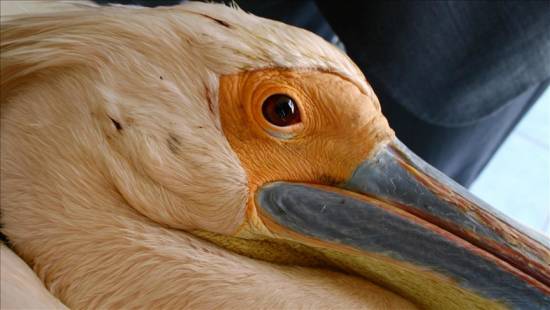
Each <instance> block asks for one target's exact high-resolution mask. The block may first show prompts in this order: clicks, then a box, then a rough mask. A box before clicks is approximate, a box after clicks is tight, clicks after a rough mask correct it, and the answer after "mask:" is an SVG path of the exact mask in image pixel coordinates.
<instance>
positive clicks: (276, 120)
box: [262, 94, 301, 127]
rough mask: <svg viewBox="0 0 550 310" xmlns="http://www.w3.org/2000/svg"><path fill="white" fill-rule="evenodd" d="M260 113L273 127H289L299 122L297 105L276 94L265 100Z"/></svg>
mask: <svg viewBox="0 0 550 310" xmlns="http://www.w3.org/2000/svg"><path fill="white" fill-rule="evenodd" d="M262 113H263V114H264V117H265V119H266V120H267V121H268V122H270V123H271V124H273V125H275V126H280V127H284V126H290V125H292V124H296V123H299V122H300V121H301V119H300V111H299V110H298V105H297V104H296V103H295V102H294V100H293V99H292V98H290V97H289V96H287V95H282V94H277V95H272V96H270V97H269V98H267V99H266V100H265V101H264V103H263V105H262Z"/></svg>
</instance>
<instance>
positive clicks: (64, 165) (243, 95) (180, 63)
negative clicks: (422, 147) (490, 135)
mask: <svg viewBox="0 0 550 310" xmlns="http://www.w3.org/2000/svg"><path fill="white" fill-rule="evenodd" d="M62 6H63V5H62ZM63 7H64V9H62V10H61V9H60V10H59V11H54V12H53V13H48V14H45V15H29V16H27V17H18V18H14V19H9V20H6V21H3V23H2V29H1V43H0V46H1V72H2V75H1V83H0V90H1V94H0V99H1V106H0V107H1V121H2V123H1V126H2V127H1V133H2V137H1V143H2V144H1V148H2V153H1V169H2V171H1V192H2V195H1V211H2V218H1V220H2V225H3V226H2V232H3V233H4V234H5V235H6V236H7V238H8V239H9V241H10V243H11V247H12V249H14V251H15V252H16V253H17V254H18V255H19V256H20V257H21V258H22V259H23V260H25V261H26V263H27V264H28V265H29V266H31V267H32V268H33V270H34V272H35V273H36V275H38V278H39V279H40V280H41V282H42V283H43V284H45V286H46V287H47V289H48V290H49V292H51V293H52V294H53V296H55V297H56V298H58V299H59V300H60V301H61V302H63V303H64V304H65V305H67V306H68V307H71V308H137V307H141V308H178V309H180V308H271V309H272V308H292V309H294V308H346V309H351V308H368V309H385V308H399V309H403V308H413V307H415V305H418V306H421V307H423V308H446V309H450V308H457V309H464V308H483V309H486V308H500V307H506V306H508V307H519V308H534V309H536V308H537V307H539V306H542V305H544V304H548V303H549V302H550V268H549V267H548V266H550V250H549V247H550V246H549V245H548V244H547V241H546V240H544V239H543V238H540V237H537V236H535V235H534V234H530V233H528V232H525V231H522V229H521V228H518V226H517V225H515V224H513V223H510V221H509V220H507V219H505V218H503V217H502V216H501V215H500V214H498V212H495V211H494V210H492V209H491V208H490V207H489V206H486V205H484V204H483V203H482V202H480V201H478V200H476V199H475V198H474V197H471V196H470V195H469V194H468V193H467V192H466V191H465V190H464V189H463V188H460V187H459V186H458V185H456V184H454V183H453V182H452V181H450V180H448V179H446V177H445V176H443V175H441V174H439V173H438V172H436V171H434V170H433V169H432V168H431V167H429V166H428V165H427V164H426V163H423V162H422V161H421V160H420V159H419V158H417V157H415V156H414V154H412V153H410V152H409V151H408V150H407V149H406V148H405V147H404V146H403V145H402V144H400V143H399V142H398V140H396V138H395V136H394V133H393V131H392V130H391V129H390V128H389V126H388V124H387V122H386V120H385V119H384V117H383V116H382V114H381V111H380V105H379V103H378V99H377V98H376V96H375V95H374V94H373V92H372V90H371V88H370V86H369V85H368V83H367V82H366V80H365V78H364V76H363V75H362V74H361V72H360V71H359V70H358V69H357V68H356V66H355V65H354V64H353V62H351V61H350V60H349V59H348V57H347V56H345V54H343V53H342V52H340V51H339V50H338V49H336V48H335V47H333V46H332V45H330V44H328V43H327V42H325V41H323V40H322V39H320V38H319V37H317V36H315V35H313V34H311V33H309V32H307V31H304V30H301V29H297V28H293V27H290V26H287V25H284V24H281V23H277V22H274V21H269V20H265V19H261V18H258V17H255V16H253V15H249V14H246V13H244V12H242V11H241V10H239V9H236V8H230V7H225V6H222V5H216V4H205V3H194V2H191V3H186V4H184V5H182V6H178V7H173V8H155V9H148V8H138V7H125V6H114V7H97V6H94V5H90V4H85V5H84V4H78V3H77V4H69V5H67V6H66V7H65V6H63ZM207 240H208V241H207ZM215 244H217V245H218V246H217V245H215ZM238 253H239V254H243V255H239V254H238ZM11 254H12V253H11V252H10V250H9V249H7V248H6V247H2V256H3V257H10V258H8V262H9V263H13V264H15V265H17V266H19V267H17V270H18V271H20V273H17V274H15V273H12V274H8V276H7V277H6V276H4V273H3V275H2V296H3V297H2V299H3V300H4V299H5V297H4V296H11V297H9V300H10V301H17V300H20V299H18V297H17V296H22V295H25V294H29V292H32V291H34V292H36V294H34V299H31V298H29V299H27V300H25V301H26V302H35V304H43V305H46V304H47V305H58V306H60V307H62V306H61V305H60V304H59V302H58V301H56V300H55V299H54V297H53V296H51V295H48V294H45V292H44V290H43V287H41V284H40V283H39V282H38V281H36V278H33V274H32V272H30V273H29V270H24V269H25V268H22V267H21V266H23V265H22V264H21V263H20V262H19V263H18V262H16V260H15V259H14V258H16V257H14V256H10V255H11ZM7 268H11V267H8V265H5V262H2V271H3V272H4V270H6V269H7ZM342 270H343V271H345V272H342ZM22 277H25V279H26V280H24V281H23V283H27V284H28V287H27V288H23V289H21V286H20V285H18V284H17V283H18V282H17V281H16V280H14V279H17V278H22ZM375 283H377V284H380V285H381V286H378V285H377V284H375ZM382 287H385V288H382ZM31 288H32V289H31ZM25 289H27V290H29V291H25ZM48 296H49V297H48ZM401 296H403V297H401ZM518 296H519V297H518ZM46 299H47V300H46ZM2 305H4V301H2ZM24 305H27V306H28V305H29V303H26V304H20V306H24Z"/></svg>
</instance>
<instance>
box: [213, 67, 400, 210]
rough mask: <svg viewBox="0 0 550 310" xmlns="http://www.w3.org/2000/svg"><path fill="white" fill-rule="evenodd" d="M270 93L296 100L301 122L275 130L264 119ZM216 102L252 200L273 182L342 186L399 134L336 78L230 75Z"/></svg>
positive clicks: (374, 104) (371, 103) (368, 100)
mask: <svg viewBox="0 0 550 310" xmlns="http://www.w3.org/2000/svg"><path fill="white" fill-rule="evenodd" d="M273 94H287V95H288V96H290V97H291V98H293V99H294V100H295V103H296V104H297V106H298V109H299V110H300V117H301V122H300V123H297V124H293V125H291V126H286V127H278V126H274V125H272V124H270V123H269V122H268V121H267V120H266V119H265V118H264V116H263V113H262V103H263V102H264V101H265V99H266V98H268V97H269V96H271V95H273ZM219 100H220V114H221V122H222V127H223V130H224V134H225V135H226V137H227V139H228V141H229V143H230V144H231V146H232V148H233V150H234V151H235V152H236V153H237V156H238V157H239V159H240V161H241V163H242V165H243V167H244V169H245V171H246V172H247V175H248V182H249V190H250V191H249V192H250V194H251V195H252V197H253V195H254V192H255V191H256V189H257V187H258V186H261V185H263V184H265V183H268V182H272V181H296V182H308V183H316V184H326V185H332V184H337V183H340V182H343V181H344V180H346V179H347V178H348V177H350V175H351V173H352V172H353V171H354V169H355V168H356V167H357V165H359V163H361V162H362V161H363V160H365V159H366V158H367V157H368V156H369V155H370V154H371V153H372V151H373V150H374V149H375V147H376V146H377V145H382V144H383V142H384V141H386V140H389V139H391V138H392V137H393V136H394V132H393V131H392V130H391V129H390V128H389V126H388V124H387V121H386V119H385V118H384V117H383V116H382V114H381V112H380V108H379V105H378V101H377V99H376V98H373V97H371V96H369V95H367V94H365V93H363V92H362V91H361V89H360V88H359V87H358V86H356V85H355V84H354V83H352V82H350V81H348V80H346V79H344V78H342V77H341V76H339V75H337V74H333V73H327V72H319V71H292V70H278V69H265V70H258V71H251V72H244V73H240V74H235V75H227V76H223V77H222V78H221V80H220V99H219ZM252 197H251V198H252ZM251 198H249V205H250V203H253V199H251Z"/></svg>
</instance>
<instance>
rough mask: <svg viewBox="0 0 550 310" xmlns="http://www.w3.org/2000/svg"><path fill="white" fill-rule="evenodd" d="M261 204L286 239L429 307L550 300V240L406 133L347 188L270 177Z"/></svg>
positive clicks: (535, 304) (530, 305)
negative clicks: (412, 143) (408, 140)
mask: <svg viewBox="0 0 550 310" xmlns="http://www.w3.org/2000/svg"><path fill="white" fill-rule="evenodd" d="M255 205H256V212H257V214H258V217H259V219H260V220H261V221H262V223H263V225H265V227H266V228H267V229H268V230H269V232H270V233H271V234H273V236H275V237H276V238H281V239H284V240H289V241H293V242H298V243H301V244H304V245H307V246H308V247H311V248H314V249H316V250H318V251H319V252H320V253H322V254H323V255H325V256H326V257H327V258H328V259H329V260H330V261H332V262H333V263H334V264H335V265H338V266H339V267H341V268H343V269H344V270H346V271H348V272H353V273H357V274H360V275H363V276H365V277H367V278H369V279H370V280H373V281H375V282H377V283H379V284H381V285H384V286H387V287H390V288H392V289H393V290H395V291H397V292H399V293H401V294H402V295H404V296H406V297H409V298H410V299H412V300H413V301H417V302H418V303H420V304H422V305H424V306H427V307H441V306H443V305H444V304H445V302H443V301H442V300H444V299H445V296H446V297H448V299H449V298H450V299H452V300H451V302H450V303H448V302H447V306H448V305H455V306H457V305H463V306H466V307H467V308H471V307H472V306H476V307H479V306H482V307H485V306H488V307H510V308H521V309H542V308H546V307H548V306H549V305H550V250H549V249H550V245H549V242H548V239H546V238H545V237H543V236H541V235H537V233H535V232H533V231H528V230H527V229H526V228H522V227H520V225H519V224H518V223H515V222H513V221H512V220H511V219H509V218H506V217H505V216H504V215H502V214H500V213H499V212H497V211H496V210H495V209H493V208H491V207H490V206H488V205H487V204H485V203H484V202H482V201H480V200H479V199H477V198H476V197H473V196H472V195H471V194H470V193H468V192H467V190H465V189H464V188H463V187H461V186H460V185H458V184H457V183H455V182H453V181H452V180H451V179H450V178H448V177H446V176H445V175H443V174H442V173H440V172H439V171H437V170H436V169H434V168H433V167H431V166H430V165H428V164H427V163H425V162H424V161H422V160H421V159H420V158H418V157H417V156H416V155H414V154H413V153H412V152H411V151H409V150H408V149H407V148H406V147H405V146H404V145H403V144H402V143H400V142H399V141H398V140H397V139H395V140H393V141H391V142H389V143H386V144H385V145H382V146H380V147H379V148H378V149H377V151H376V152H374V153H373V154H372V155H371V156H370V158H367V159H365V160H364V161H363V162H362V163H360V164H359V165H358V167H357V168H356V170H355V171H354V173H353V174H352V175H351V177H350V178H349V179H348V180H347V181H346V182H344V183H343V184H341V185H339V186H335V187H332V186H324V185H318V184H306V183H290V182H274V183H269V184H266V185H264V186H262V187H260V188H259V189H258V191H257V192H256V194H255ZM430 294H431V295H433V296H430ZM427 299H430V300H431V301H428V302H426V300H427ZM443 308H445V307H443Z"/></svg>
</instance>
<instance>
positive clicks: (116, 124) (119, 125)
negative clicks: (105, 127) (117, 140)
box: [109, 116, 122, 131]
mask: <svg viewBox="0 0 550 310" xmlns="http://www.w3.org/2000/svg"><path fill="white" fill-rule="evenodd" d="M109 119H110V120H111V122H113V125H115V128H116V130H118V131H121V130H122V125H121V124H120V123H119V122H118V121H117V120H115V119H114V118H112V117H110V116H109Z"/></svg>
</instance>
